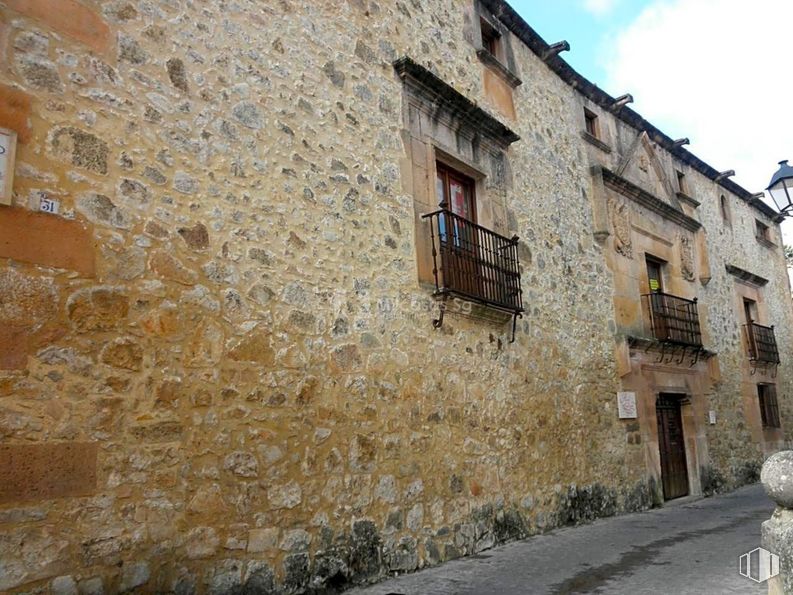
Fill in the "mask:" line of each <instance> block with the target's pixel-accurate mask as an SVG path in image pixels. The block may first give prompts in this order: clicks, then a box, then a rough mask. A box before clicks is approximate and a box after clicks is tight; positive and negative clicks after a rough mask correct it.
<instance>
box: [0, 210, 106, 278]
mask: <svg viewBox="0 0 793 595" xmlns="http://www.w3.org/2000/svg"><path fill="white" fill-rule="evenodd" d="M0 258H13V259H15V260H21V261H23V262H30V263H33V264H39V265H42V266H48V267H55V268H60V269H68V270H72V271H77V272H78V273H80V274H82V275H83V276H85V277H93V276H94V270H95V263H94V242H93V237H92V233H91V231H90V230H89V229H87V228H86V227H84V226H83V225H82V224H81V223H79V222H78V221H70V220H67V219H63V218H61V217H57V216H53V215H48V214H45V213H34V212H32V211H29V210H27V209H22V208H16V207H3V208H2V209H0Z"/></svg>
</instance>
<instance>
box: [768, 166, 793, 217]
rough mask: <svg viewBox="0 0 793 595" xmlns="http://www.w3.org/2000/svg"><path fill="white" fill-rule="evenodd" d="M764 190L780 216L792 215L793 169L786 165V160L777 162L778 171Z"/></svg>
mask: <svg viewBox="0 0 793 595" xmlns="http://www.w3.org/2000/svg"><path fill="white" fill-rule="evenodd" d="M766 190H768V193H769V194H770V195H771V198H772V199H774V203H775V204H776V207H777V209H779V212H780V214H782V215H793V167H790V166H789V165H788V164H787V159H785V160H784V161H780V162H779V169H778V170H777V172H776V173H775V174H774V177H772V178H771V183H770V184H768V188H766Z"/></svg>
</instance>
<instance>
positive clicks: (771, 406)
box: [757, 384, 782, 429]
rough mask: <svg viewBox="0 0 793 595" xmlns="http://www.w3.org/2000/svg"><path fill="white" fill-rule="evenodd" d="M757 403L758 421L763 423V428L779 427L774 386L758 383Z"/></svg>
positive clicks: (777, 403) (777, 405)
mask: <svg viewBox="0 0 793 595" xmlns="http://www.w3.org/2000/svg"><path fill="white" fill-rule="evenodd" d="M757 403H758V406H759V407H760V422H761V423H762V425H763V429H778V428H781V427H782V425H781V424H780V422H779V401H778V400H777V396H776V386H775V385H773V384H758V385H757Z"/></svg>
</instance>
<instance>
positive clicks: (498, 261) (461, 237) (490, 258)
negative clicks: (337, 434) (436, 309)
mask: <svg viewBox="0 0 793 595" xmlns="http://www.w3.org/2000/svg"><path fill="white" fill-rule="evenodd" d="M422 218H423V219H429V222H430V230H431V232H430V233H431V235H432V261H433V274H434V276H435V293H436V295H441V296H444V297H446V296H450V295H452V296H457V297H460V298H462V299H465V300H468V301H472V302H476V303H479V304H483V305H485V306H488V307H491V308H495V309H497V310H502V311H505V312H509V313H511V314H513V315H514V316H515V317H516V318H517V316H519V315H520V313H521V312H523V296H522V291H521V287H520V263H519V260H518V237H517V236H515V237H513V238H506V237H504V236H501V235H499V234H497V233H495V232H493V231H490V230H489V229H485V228H484V227H482V226H480V225H477V224H476V223H472V222H471V221H468V220H467V219H464V218H463V217H460V216H459V215H456V214H454V213H452V212H451V211H449V210H448V209H445V208H442V209H440V210H438V211H435V212H433V213H428V214H426V215H422ZM441 312H443V310H442V311H441ZM441 322H442V318H441ZM436 326H440V324H436ZM513 328H514V326H513Z"/></svg>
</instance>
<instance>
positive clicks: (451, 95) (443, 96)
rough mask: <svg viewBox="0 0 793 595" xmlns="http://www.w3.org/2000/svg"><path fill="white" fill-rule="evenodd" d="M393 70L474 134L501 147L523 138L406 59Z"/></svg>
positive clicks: (407, 83)
mask: <svg viewBox="0 0 793 595" xmlns="http://www.w3.org/2000/svg"><path fill="white" fill-rule="evenodd" d="M394 70H396V72H397V74H398V75H399V77H400V78H401V79H402V80H403V81H404V82H405V84H406V85H409V86H410V87H411V88H412V90H413V91H414V92H417V93H418V94H419V95H420V96H422V97H423V98H425V99H426V100H428V101H430V102H432V103H433V104H435V105H436V106H437V107H438V108H439V109H440V110H442V111H444V112H446V113H447V114H448V115H449V117H450V118H452V119H454V120H458V121H460V122H461V123H462V124H464V125H465V126H467V127H468V128H470V129H471V130H472V131H473V132H475V133H477V134H479V135H481V136H486V137H488V138H490V139H492V140H493V141H495V142H497V143H499V144H500V145H502V146H505V147H506V146H509V145H510V144H512V143H514V142H515V141H518V140H520V136H518V135H517V134H515V133H514V132H513V131H512V130H510V129H509V128H507V126H505V125H504V124H502V123H501V122H499V121H498V120H497V119H496V118H494V117H493V116H491V115H490V114H488V113H487V112H486V111H485V110H483V109H482V108H481V107H479V106H478V105H476V104H475V103H474V102H473V101H471V100H470V99H468V98H467V97H466V96H465V95H463V94H462V93H460V92H459V91H457V90H456V89H455V88H454V87H452V86H451V85H449V84H448V83H446V82H444V81H443V80H442V79H441V78H439V77H438V76H436V75H435V74H433V73H432V72H430V71H429V70H427V69H426V68H424V67H423V66H421V65H420V64H418V63H416V62H415V61H414V60H413V59H412V58H409V57H408V56H404V57H402V58H400V59H399V60H397V61H396V62H394Z"/></svg>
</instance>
